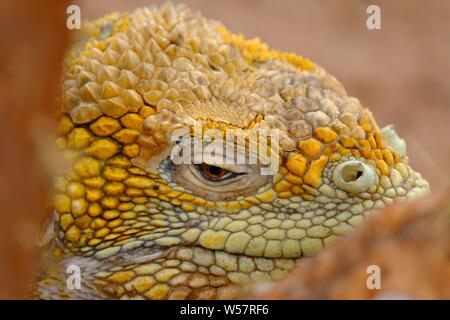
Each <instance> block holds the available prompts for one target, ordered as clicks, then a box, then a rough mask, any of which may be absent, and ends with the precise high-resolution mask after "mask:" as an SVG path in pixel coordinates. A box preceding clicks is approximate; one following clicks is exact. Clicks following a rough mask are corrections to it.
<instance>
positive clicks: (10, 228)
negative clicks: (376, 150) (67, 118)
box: [0, 0, 450, 298]
mask: <svg viewBox="0 0 450 320" xmlns="http://www.w3.org/2000/svg"><path fill="white" fill-rule="evenodd" d="M67 2H68V1H60V0H53V1H52V0H42V1H39V2H34V1H33V2H32V1H26V0H18V1H13V0H6V1H0V21H1V24H0V147H1V150H2V156H1V157H0V277H1V278H0V279H1V282H0V298H20V297H23V295H22V292H23V290H24V288H25V287H26V284H27V283H29V282H30V278H31V270H32V269H33V267H34V265H35V264H34V262H35V258H36V252H35V246H34V243H35V242H34V241H35V239H36V234H37V230H38V226H39V225H40V223H41V222H42V221H43V219H44V217H45V216H46V215H48V214H49V212H50V210H51V209H50V206H49V196H48V185H49V180H48V175H46V171H45V170H46V168H45V166H44V165H43V164H42V163H41V162H42V161H41V160H42V155H45V150H43V149H41V148H40V146H39V144H38V143H36V142H37V141H42V139H43V137H44V136H45V130H47V129H48V128H51V126H49V125H48V124H47V122H46V120H45V119H51V118H52V117H53V116H54V114H55V112H54V110H55V109H56V108H57V107H56V105H55V96H56V95H57V93H58V84H59V70H60V66H61V57H62V54H63V51H64V49H65V48H66V46H67V42H68V40H67V36H70V34H71V32H67V30H66V28H65V19H66V8H67V5H68V3H67ZM74 2H75V3H78V4H79V5H80V6H81V14H82V19H93V18H96V17H99V16H101V15H104V14H106V13H109V12H111V11H121V10H132V9H133V8H136V7H139V6H145V5H152V4H160V3H162V2H163V1H151V0H146V1H145V0H120V1H119V0H109V1H106V0H102V1H100V0H84V1H74ZM174 2H180V1H174ZM183 2H184V3H186V4H187V5H188V6H189V7H191V8H193V9H195V10H200V11H201V12H202V13H203V14H204V15H205V16H206V17H209V18H212V19H216V20H221V21H223V22H224V23H225V24H226V25H227V26H228V27H229V28H230V29H231V30H232V31H234V32H243V33H244V34H245V35H246V36H247V37H249V38H250V37H255V36H258V37H260V38H261V39H262V40H263V41H265V42H267V43H268V44H269V45H270V46H271V47H273V48H276V49H280V50H286V51H292V52H296V53H299V54H301V55H303V56H305V57H307V58H309V59H311V60H313V61H314V62H316V63H318V64H320V65H322V66H323V67H325V68H326V69H327V70H328V71H329V72H330V73H332V74H333V75H335V76H336V77H337V78H338V79H339V80H340V81H341V82H342V83H343V84H344V86H345V87H346V88H347V91H348V92H349V94H351V95H353V96H356V97H358V98H359V99H360V100H361V102H362V103H363V104H364V105H365V106H367V107H369V108H370V109H371V110H372V112H373V113H374V114H375V117H376V118H377V120H378V123H379V125H380V126H384V125H387V124H390V123H394V124H395V125H396V128H397V131H398V132H399V134H400V135H401V136H402V137H403V138H405V139H406V141H407V143H408V153H409V156H410V159H411V163H412V164H413V166H414V167H415V168H416V169H417V170H419V171H420V172H421V173H423V175H424V176H425V177H426V178H427V179H428V180H429V181H430V182H431V185H432V188H433V189H434V190H438V189H444V188H445V187H446V186H448V185H449V181H450V178H449V172H450V161H449V160H450V141H449V139H450V83H449V81H448V79H449V74H450V1H443V0H432V1H426V2H424V1H421V0H390V1H375V0H374V1H370V2H369V1H363V0H341V1H337V0H305V1H300V0H278V1H274V0H226V1H224V0H222V1H218V0H208V1H207V0H186V1H183ZM71 3H73V2H71ZM369 4H378V5H379V6H380V7H381V14H382V16H381V17H382V30H374V31H370V30H368V29H367V28H366V19H367V16H368V15H367V14H366V8H367V6H368V5H369ZM42 134H44V135H42Z"/></svg>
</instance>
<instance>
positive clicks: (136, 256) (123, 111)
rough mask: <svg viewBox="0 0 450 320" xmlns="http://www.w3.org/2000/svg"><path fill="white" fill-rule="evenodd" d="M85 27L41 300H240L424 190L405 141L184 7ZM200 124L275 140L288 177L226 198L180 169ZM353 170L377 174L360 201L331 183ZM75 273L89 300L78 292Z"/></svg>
mask: <svg viewBox="0 0 450 320" xmlns="http://www.w3.org/2000/svg"><path fill="white" fill-rule="evenodd" d="M85 29H86V32H87V34H88V36H87V38H86V40H85V41H83V42H81V43H80V44H78V45H77V46H76V47H75V48H74V49H72V51H71V52H70V54H69V55H68V58H67V61H66V64H65V73H64V84H63V93H62V98H61V101H62V120H61V122H60V124H59V126H58V129H57V133H58V139H57V146H58V147H59V148H60V149H61V150H62V153H63V155H64V159H65V161H66V162H67V163H68V165H67V168H66V169H65V170H64V172H62V173H61V175H60V176H58V177H57V178H56V179H55V190H56V191H55V193H56V194H55V200H54V207H55V211H54V215H53V219H52V220H51V221H50V223H49V227H48V228H47V234H46V239H47V240H46V241H45V249H44V256H43V259H42V261H43V262H42V267H41V269H40V271H39V273H38V275H37V279H36V282H35V289H34V292H35V294H36V296H37V297H40V298H44V299H51V298H121V299H127V298H138V299H141V298H144V299H166V298H175V299H183V298H197V299H223V298H233V297H235V296H236V293H237V291H238V290H239V288H240V286H242V285H245V284H248V283H251V282H252V281H256V280H277V279H280V278H281V277H282V276H283V275H284V274H285V273H286V272H287V271H288V270H290V269H292V268H293V267H294V265H295V261H296V259H298V258H300V257H303V256H311V255H314V254H315V253H316V252H318V251H319V250H321V249H322V248H323V247H325V246H327V245H328V244H330V243H331V242H333V241H334V240H335V239H336V238H337V237H340V236H342V235H344V234H346V233H347V232H348V231H349V230H351V229H352V228H353V226H355V225H357V224H358V223H359V222H361V220H362V219H363V217H364V216H365V215H367V214H368V213H369V212H370V210H372V209H375V208H382V207H384V206H386V205H390V204H392V203H393V202H394V201H398V200H406V199H409V198H412V197H415V196H417V195H418V194H421V193H423V192H424V191H426V190H428V184H427V182H426V181H425V180H423V179H422V178H421V176H420V174H418V173H417V172H415V171H413V170H412V169H411V168H410V167H409V165H408V159H407V157H406V155H404V152H403V151H404V150H403V149H402V145H401V143H397V142H398V139H397V140H395V139H392V138H389V139H388V138H383V137H384V136H387V135H382V133H381V132H380V129H379V128H378V126H377V124H376V123H375V121H374V119H373V117H372V114H371V113H370V111H369V110H368V109H366V108H364V107H363V106H362V105H361V104H360V102H359V101H358V100H357V99H355V98H352V97H348V96H347V94H346V92H345V90H344V88H343V87H342V85H341V84H340V83H339V82H338V81H337V80H336V79H335V78H334V77H332V76H331V75H329V74H328V73H327V72H326V71H325V70H323V69H322V68H321V67H319V66H318V65H316V64H313V63H312V62H310V61H309V60H306V59H304V58H302V57H300V56H297V55H294V54H290V53H285V52H279V51H274V50H270V49H269V48H268V47H267V46H266V45H265V44H263V43H261V42H259V41H258V40H245V39H244V38H243V37H242V36H240V35H233V34H231V33H230V32H229V31H228V30H227V29H226V28H225V27H224V26H223V25H222V24H220V23H217V22H214V21H211V20H207V19H205V18H203V17H201V16H200V15H199V14H193V13H192V12H191V11H189V10H188V9H187V8H185V7H184V6H176V7H174V6H171V5H168V6H163V7H161V8H144V9H138V10H136V11H134V12H133V13H131V14H126V13H114V14H111V15H109V16H107V17H104V18H101V19H99V20H97V21H94V22H92V23H90V24H88V25H87V26H86V27H85ZM202 120H203V121H202ZM200 121H202V122H201V124H202V126H203V128H217V129H219V130H220V131H222V132H225V131H226V130H227V129H229V128H243V129H244V130H252V129H261V128H277V129H279V130H280V145H279V147H280V151H279V157H280V165H279V170H278V173H277V174H275V175H274V176H268V177H264V176H260V175H259V174H257V173H255V172H253V173H250V174H247V176H246V177H245V178H242V177H241V176H239V177H241V178H239V177H236V178H232V179H230V180H227V184H226V185H225V186H221V188H223V190H222V189H218V188H216V187H215V184H214V183H215V182H211V181H206V180H204V179H203V178H199V177H195V176H194V175H189V174H187V173H186V172H190V171H189V170H193V169H189V168H188V169H186V168H187V166H182V165H180V166H177V165H173V164H172V163H171V162H170V160H168V157H169V156H168V155H169V153H170V150H171V149H172V148H173V146H174V144H173V143H171V141H170V135H171V133H172V132H173V130H174V129H179V128H188V129H189V130H192V127H193V125H194V124H195V123H199V122H200ZM391 133H392V132H391ZM395 138H397V137H396V136H395ZM387 140H389V141H387ZM396 141H397V142H396ZM352 160H354V161H359V162H358V163H363V164H365V165H367V167H365V168H366V169H364V170H368V171H367V172H373V173H374V175H373V183H372V184H371V185H369V186H367V188H365V189H364V190H359V189H358V190H359V191H358V190H357V191H358V192H356V191H355V190H353V189H351V190H349V189H347V188H346V187H342V186H341V184H339V183H337V182H336V178H334V176H333V173H334V172H337V171H336V170H337V169H336V168H338V166H339V165H340V164H343V163H349V161H352ZM188 167H189V166H188ZM367 168H369V169H367ZM186 170H187V171H186ZM231 171H233V170H232V169H231ZM364 172H365V171H363V172H362V173H361V174H359V175H358V176H355V177H353V178H351V179H354V180H355V181H356V182H354V181H353V180H352V181H351V183H356V184H357V185H359V183H360V182H358V180H357V179H359V176H360V175H361V176H362V177H364V179H366V178H367V177H366V173H364ZM369 178H370V177H369ZM202 179H203V180H202ZM362 179H363V178H362ZM369 180H370V179H369ZM246 181H247V182H248V181H250V183H247V182H246ZM364 181H366V180H364ZM243 186H244V187H243ZM358 188H359V187H358ZM222 191H223V192H222ZM70 264H76V265H78V266H80V268H81V270H82V279H83V281H82V289H81V290H69V289H68V288H67V287H66V278H67V276H68V274H66V268H67V266H68V265H70Z"/></svg>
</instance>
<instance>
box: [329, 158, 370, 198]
mask: <svg viewBox="0 0 450 320" xmlns="http://www.w3.org/2000/svg"><path fill="white" fill-rule="evenodd" d="M333 182H334V184H335V185H336V186H337V187H338V188H339V189H342V190H344V191H347V192H350V193H353V194H357V193H360V192H364V191H366V190H367V189H369V188H370V187H371V186H373V185H374V184H375V171H374V169H373V168H371V167H370V166H368V165H367V164H365V163H364V162H361V161H358V160H351V161H346V162H344V163H341V164H339V165H338V166H337V167H336V168H335V169H334V171H333Z"/></svg>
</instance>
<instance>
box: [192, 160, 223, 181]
mask: <svg viewBox="0 0 450 320" xmlns="http://www.w3.org/2000/svg"><path fill="white" fill-rule="evenodd" d="M198 169H199V171H200V173H201V174H202V175H203V176H204V177H205V178H206V179H208V180H212V181H218V180H223V179H224V178H226V176H227V175H229V174H230V173H231V172H230V171H228V170H225V169H223V168H221V167H217V166H211V165H209V164H206V163H202V164H201V165H200V166H199V168H198Z"/></svg>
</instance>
